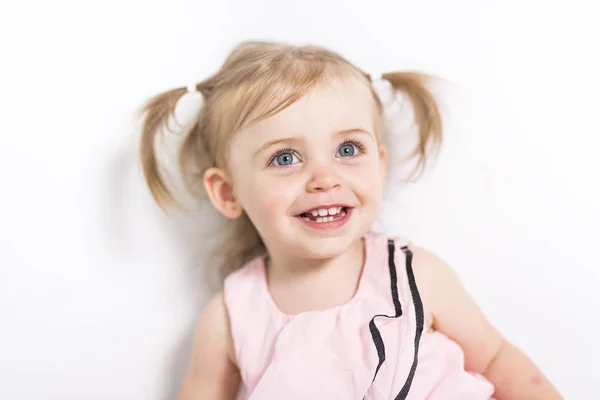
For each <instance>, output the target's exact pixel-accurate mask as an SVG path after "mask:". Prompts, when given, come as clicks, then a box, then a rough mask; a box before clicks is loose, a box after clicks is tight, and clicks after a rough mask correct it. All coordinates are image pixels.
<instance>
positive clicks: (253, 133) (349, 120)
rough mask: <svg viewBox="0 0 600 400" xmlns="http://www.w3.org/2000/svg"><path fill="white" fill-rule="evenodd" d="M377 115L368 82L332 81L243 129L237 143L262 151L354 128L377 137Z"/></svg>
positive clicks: (351, 79)
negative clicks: (284, 141) (274, 143)
mask: <svg viewBox="0 0 600 400" xmlns="http://www.w3.org/2000/svg"><path fill="white" fill-rule="evenodd" d="M374 111H375V102H374V100H373V98H372V94H371V92H370V89H369V87H368V84H367V83H366V82H362V81H360V80H359V79H356V78H354V79H353V78H334V79H329V80H327V81H325V82H323V83H320V84H318V85H317V86H315V87H314V88H313V89H312V90H310V91H309V92H308V93H307V94H306V95H305V96H303V97H301V98H300V99H299V100H298V101H296V102H295V103H293V104H291V105H290V106H289V107H287V108H285V109H284V110H282V111H280V112H278V113H277V114H275V115H272V116H270V117H268V118H265V119H263V120H260V121H258V122H255V123H254V124H251V125H249V126H247V127H246V128H244V129H242V130H241V131H240V132H239V133H238V135H237V139H238V140H239V141H240V142H245V145H249V146H250V145H251V146H252V147H258V146H260V144H261V143H262V142H264V141H266V140H272V139H273V138H284V137H291V136H303V137H306V136H312V135H323V134H332V133H333V132H335V131H340V130H345V129H353V128H362V129H365V130H368V131H370V132H373V133H374V122H375V119H374V118H375V115H374V114H375V113H374ZM236 141H237V140H236Z"/></svg>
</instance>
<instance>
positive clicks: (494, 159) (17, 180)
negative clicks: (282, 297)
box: [0, 0, 600, 400]
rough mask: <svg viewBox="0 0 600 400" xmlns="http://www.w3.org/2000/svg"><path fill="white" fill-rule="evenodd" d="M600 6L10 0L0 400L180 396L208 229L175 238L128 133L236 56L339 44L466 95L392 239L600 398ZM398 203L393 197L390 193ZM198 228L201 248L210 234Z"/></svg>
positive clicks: (584, 394)
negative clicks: (147, 109)
mask: <svg viewBox="0 0 600 400" xmlns="http://www.w3.org/2000/svg"><path fill="white" fill-rule="evenodd" d="M597 7H598V6H597V5H596V2H593V1H587V2H583V1H570V2H566V1H564V2H558V1H556V2H553V1H546V2H541V1H539V2H537V1H509V2H507V1H495V2H492V1H471V2H468V1H452V2H450V1H442V0H439V1H419V2H403V1H385V2H384V1H369V2H360V1H324V0H319V1H312V0H311V1H308V0H304V1H296V2H284V1H275V0H269V1H267V0H262V1H260V0H254V1H241V0H239V1H211V2H203V1H181V0H171V1H169V2H167V1H162V2H156V1H103V2H94V3H92V2H75V1H70V2H69V1H53V2H42V1H31V2H16V1H13V2H8V1H2V3H1V8H0V44H1V54H0V57H1V60H2V61H1V63H0V113H1V116H2V118H1V121H2V124H3V126H2V129H1V130H0V182H1V183H2V189H1V190H2V192H1V195H0V204H1V207H0V398H1V399H13V400H18V399H53V400H54V399H56V400H59V399H60V400H70V399H73V400H74V399H78V400H79V399H90V400H92V399H94V400H95V399H103V400H105V399H139V400H154V399H156V400H166V399H172V398H174V397H175V393H176V391H177V388H178V386H179V385H180V382H181V378H182V373H183V371H184V370H185V367H186V364H187V362H188V357H189V345H190V335H191V329H192V326H193V324H194V321H195V320H196V318H197V316H198V315H199V312H200V310H201V307H202V305H203V301H204V299H205V297H206V295H207V294H208V292H207V291H206V290H205V289H203V286H204V285H203V284H202V283H201V282H202V279H201V277H200V275H201V271H202V270H203V267H204V266H201V265H199V263H197V262H195V261H194V260H196V259H197V258H195V252H197V251H202V245H203V243H205V240H204V238H203V237H202V236H199V235H198V234H197V233H196V232H197V231H198V230H199V229H197V228H198V227H200V228H204V227H206V226H207V225H210V224H211V223H213V222H211V221H210V220H206V219H200V220H198V221H194V222H190V221H188V220H185V219H183V218H173V217H172V218H169V217H167V216H165V215H164V214H162V213H161V212H160V211H159V210H158V209H157V207H156V206H155V205H154V204H153V203H152V201H151V199H150V197H149V195H148V193H147V191H146V189H145V187H144V184H143V182H142V180H141V178H140V173H139V170H138V169H137V160H136V158H135V140H136V136H135V135H136V134H137V132H136V127H137V123H136V122H135V120H134V113H135V111H136V109H137V107H139V106H140V105H141V103H142V102H143V101H144V100H145V99H146V98H148V97H149V96H151V95H153V94H155V93H158V92H160V91H163V90H167V89H170V88H173V87H181V86H185V85H186V84H187V83H188V82H192V81H198V80H201V79H203V78H204V77H205V76H206V75H207V74H209V73H212V72H213V71H214V70H215V69H216V68H217V67H218V66H219V64H220V62H222V61H223V58H224V57H225V56H226V54H227V52H228V51H229V50H230V49H231V47H232V46H233V45H234V44H235V43H237V41H239V40H244V39H279V40H286V41H292V42H295V43H315V44H320V45H325V46H330V47H331V48H333V49H334V50H336V51H339V52H340V53H342V54H343V55H344V56H346V57H347V58H349V59H350V60H352V61H353V62H355V63H356V64H357V65H359V66H360V67H362V68H363V69H365V70H383V71H389V70H411V69H419V70H423V71H426V72H430V73H433V74H436V75H439V76H441V77H443V78H445V79H446V80H447V81H448V82H449V87H450V89H451V90H449V92H451V93H452V95H451V96H449V97H447V98H446V99H445V100H444V104H445V105H444V108H445V110H446V111H447V112H448V115H449V116H450V117H449V120H448V121H449V122H448V124H447V127H448V129H447V131H446V133H447V140H446V147H445V150H444V152H443V154H442V156H441V158H440V160H439V162H438V163H437V165H436V167H435V169H434V170H433V173H432V174H430V175H429V176H428V178H426V179H423V180H422V181H421V182H419V183H418V184H416V185H413V186H408V187H400V188H398V190H395V191H393V194H394V195H393V196H389V197H388V200H387V201H386V203H385V207H384V209H383V211H382V219H384V220H385V221H386V222H385V225H384V227H385V229H386V230H388V231H389V232H391V233H399V234H404V235H407V236H409V237H411V238H412V239H413V241H415V242H417V243H419V244H421V245H423V246H425V247H428V248H429V249H431V250H433V251H434V252H436V253H438V254H439V255H441V256H442V257H443V258H445V259H446V260H447V261H448V262H449V263H450V264H451V265H452V266H453V267H454V268H455V269H456V271H457V272H458V273H459V274H460V276H461V277H462V279H463V281H464V283H465V285H466V287H467V288H468V290H469V291H470V292H471V293H472V294H473V296H474V297H475V298H476V299H477V301H478V303H479V304H480V305H481V307H482V308H483V310H484V311H485V312H486V313H487V315H488V316H489V318H490V320H492V321H493V323H494V324H495V325H496V326H497V327H498V329H500V330H501V332H502V333H503V334H504V335H505V336H506V337H507V338H508V339H510V340H511V341H512V342H513V343H515V344H516V345H517V346H519V347H521V348H522V349H523V350H524V351H525V352H526V353H527V354H528V355H529V356H530V357H531V358H532V359H533V360H534V361H535V362H536V363H537V364H538V365H539V366H540V367H541V369H542V370H543V372H544V373H545V374H546V375H547V376H548V377H549V378H550V379H551V380H552V381H553V382H554V384H555V385H556V386H557V387H558V388H559V389H560V390H561V392H562V393H563V394H564V396H565V397H566V398H570V399H582V398H591V396H593V394H594V393H595V392H597V376H598V373H599V372H600V367H599V366H598V363H599V360H600V350H599V347H600V346H599V345H598V337H599V336H600V326H599V323H600V317H599V315H600V312H598V306H599V304H600V291H599V290H598V289H599V286H600V285H599V283H600V261H599V256H598V254H599V253H598V247H599V246H598V242H599V239H600V235H599V234H598V226H599V222H600V221H599V207H598V203H599V201H600V198H599V194H598V186H599V185H598V181H599V180H598V177H597V175H598V173H599V172H600V162H599V161H598V159H599V158H600V157H599V156H598V145H599V144H600V139H599V137H600V128H599V122H598V115H599V112H598V108H599V106H600V95H599V93H600V79H599V78H598V71H600V61H599V53H598V49H599V48H600V45H599V44H598V40H597V38H598V37H600V26H599V25H598V23H597V21H598V10H597ZM390 193H392V192H390ZM200 230H202V229H200Z"/></svg>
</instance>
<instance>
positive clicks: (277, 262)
mask: <svg viewBox="0 0 600 400" xmlns="http://www.w3.org/2000/svg"><path fill="white" fill-rule="evenodd" d="M364 245H365V244H364V241H363V240H362V239H359V240H357V241H356V242H355V243H353V244H352V246H350V247H349V248H348V249H347V250H346V251H344V252H342V253H340V254H338V255H336V256H335V257H331V258H324V259H310V258H301V257H293V256H289V255H282V254H277V253H276V252H269V257H268V264H267V265H268V276H269V281H273V280H276V281H278V282H280V283H289V282H293V281H296V282H298V281H303V280H312V279H313V278H315V277H317V276H319V277H321V276H323V274H324V273H327V275H330V274H331V275H337V274H347V273H348V272H350V271H356V270H358V271H360V270H362V266H363V264H364V261H365V260H364V258H365V257H364ZM325 271H327V272H325ZM359 274H360V273H359Z"/></svg>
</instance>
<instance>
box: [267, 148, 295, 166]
mask: <svg viewBox="0 0 600 400" xmlns="http://www.w3.org/2000/svg"><path fill="white" fill-rule="evenodd" d="M298 161H299V160H298V157H296V156H295V155H294V153H291V152H289V151H286V152H283V153H279V154H277V155H276V156H275V157H273V161H271V165H275V166H276V167H285V166H288V165H292V164H295V163H297V162H298Z"/></svg>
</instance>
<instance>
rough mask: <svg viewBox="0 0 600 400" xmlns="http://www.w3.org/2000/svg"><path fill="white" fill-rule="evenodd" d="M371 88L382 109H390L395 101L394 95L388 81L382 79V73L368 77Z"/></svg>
mask: <svg viewBox="0 0 600 400" xmlns="http://www.w3.org/2000/svg"><path fill="white" fill-rule="evenodd" d="M369 77H370V78H371V87H372V88H373V91H374V92H375V94H376V95H377V97H379V101H381V104H382V105H383V107H384V109H385V108H388V107H390V106H391V105H392V104H393V103H394V102H395V100H396V93H395V91H394V88H393V86H392V84H391V82H390V81H388V80H387V79H384V78H383V73H381V72H376V73H372V74H370V75H369Z"/></svg>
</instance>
